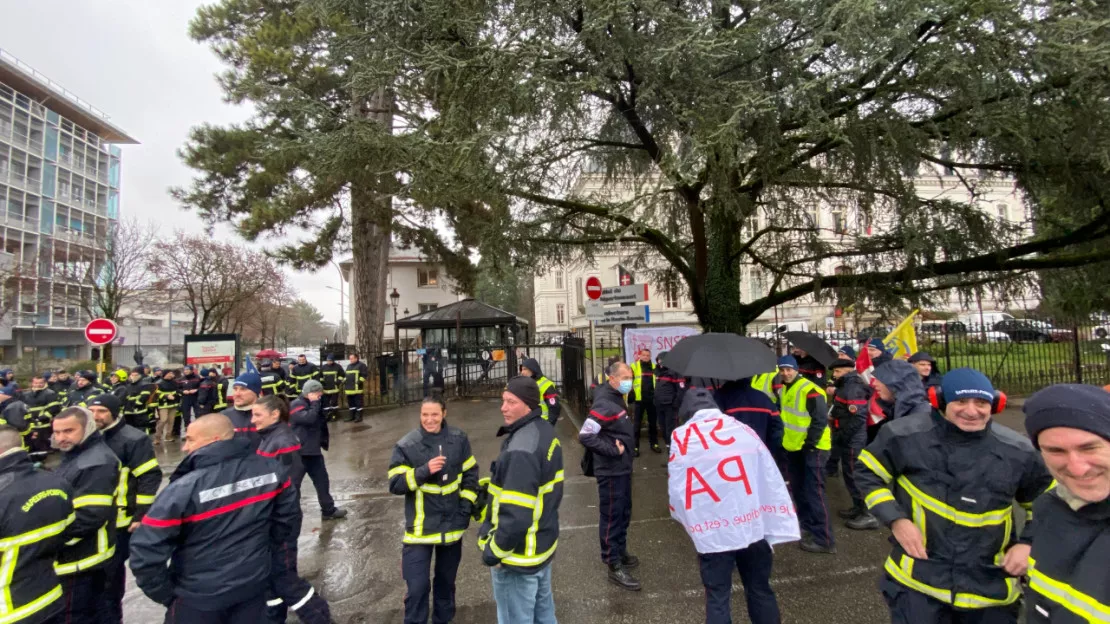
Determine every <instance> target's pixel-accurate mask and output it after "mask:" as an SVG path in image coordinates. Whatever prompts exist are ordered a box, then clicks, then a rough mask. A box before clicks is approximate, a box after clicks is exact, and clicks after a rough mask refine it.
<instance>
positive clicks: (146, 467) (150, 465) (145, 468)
mask: <svg viewBox="0 0 1110 624" xmlns="http://www.w3.org/2000/svg"><path fill="white" fill-rule="evenodd" d="M157 467H158V458H153V459H151V460H150V461H148V462H146V463H145V464H143V465H141V466H139V467H138V468H136V469H134V470H132V471H131V474H133V475H135V476H136V477H141V476H143V475H145V474H146V473H148V472H150V471H151V470H154V469H155V468H157Z"/></svg>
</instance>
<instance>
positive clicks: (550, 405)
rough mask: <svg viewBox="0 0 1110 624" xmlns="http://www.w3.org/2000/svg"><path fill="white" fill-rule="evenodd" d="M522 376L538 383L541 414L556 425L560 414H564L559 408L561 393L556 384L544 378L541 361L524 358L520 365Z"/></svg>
mask: <svg viewBox="0 0 1110 624" xmlns="http://www.w3.org/2000/svg"><path fill="white" fill-rule="evenodd" d="M520 374H521V375H524V376H525V377H531V378H532V379H534V380H535V381H536V385H537V386H539V388H540V413H541V415H542V416H543V417H544V418H545V419H547V422H549V423H551V424H552V425H554V424H555V423H556V422H557V421H558V420H559V414H560V413H562V409H561V408H560V406H559V391H558V389H557V388H555V382H553V381H551V380H550V379H548V378H547V377H544V375H543V369H541V368H540V363H539V360H536V359H535V358H524V361H523V362H521V363H520Z"/></svg>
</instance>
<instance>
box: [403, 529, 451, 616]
mask: <svg viewBox="0 0 1110 624" xmlns="http://www.w3.org/2000/svg"><path fill="white" fill-rule="evenodd" d="M433 555H434V557H435V579H434V580H433V579H432V557H433ZM460 561H462V540H459V541H457V542H455V543H454V544H438V545H431V544H405V545H404V546H403V547H402V548H401V576H403V577H404V579H405V624H428V597H429V594H431V595H432V605H433V606H432V623H433V624H448V623H449V622H450V621H451V620H452V619H454V617H455V576H456V575H457V574H458V572H459V562H460Z"/></svg>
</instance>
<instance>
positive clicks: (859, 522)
mask: <svg viewBox="0 0 1110 624" xmlns="http://www.w3.org/2000/svg"><path fill="white" fill-rule="evenodd" d="M844 526H846V527H848V528H849V529H852V530H853V531H874V530H875V529H877V528H879V519H878V518H876V517H875V516H872V515H871V514H869V513H867V512H866V511H865V512H863V513H861V514H860V515H858V516H856V517H855V518H852V519H851V520H849V521H847V522H845V523H844Z"/></svg>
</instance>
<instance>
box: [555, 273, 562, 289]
mask: <svg viewBox="0 0 1110 624" xmlns="http://www.w3.org/2000/svg"><path fill="white" fill-rule="evenodd" d="M562 289H563V271H562V270H558V271H555V290H562Z"/></svg>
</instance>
